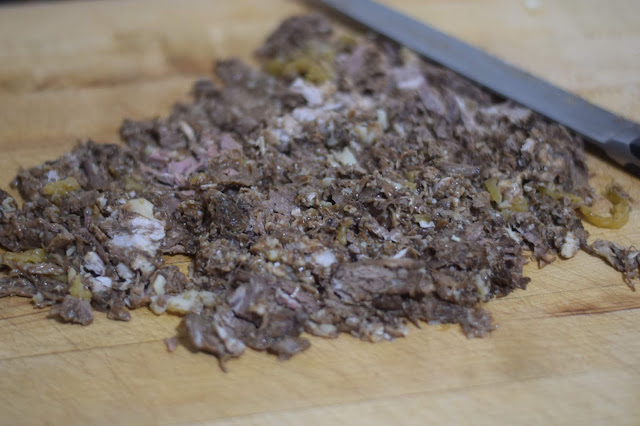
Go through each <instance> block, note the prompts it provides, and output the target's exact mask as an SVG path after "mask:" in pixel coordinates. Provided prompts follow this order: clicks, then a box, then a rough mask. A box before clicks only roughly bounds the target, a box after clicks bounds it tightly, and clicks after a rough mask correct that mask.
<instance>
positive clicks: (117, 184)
mask: <svg viewBox="0 0 640 426" xmlns="http://www.w3.org/2000/svg"><path fill="white" fill-rule="evenodd" d="M258 58H259V60H260V61H261V63H262V66H263V68H264V70H265V71H264V72H263V71H261V70H258V69H253V68H251V67H250V66H248V65H246V64H244V63H243V62H242V61H240V60H238V59H229V60H224V61H220V62H218V63H217V64H216V67H215V73H216V76H217V81H219V83H215V82H213V81H211V80H201V81H198V82H197V83H196V84H195V86H194V89H193V98H194V99H193V101H192V102H191V103H187V104H179V105H176V106H175V107H174V109H173V111H172V112H171V114H169V115H168V116H167V117H164V118H157V119H153V120H148V121H132V120H126V121H125V122H124V123H123V125H122V128H121V131H120V134H121V137H122V139H123V141H124V143H125V144H124V145H99V144H95V143H93V142H91V141H88V142H85V143H82V144H79V145H78V146H77V147H76V148H75V149H74V150H73V151H72V152H70V153H68V154H66V155H64V156H62V157H61V158H59V159H58V160H55V161H51V162H47V163H45V164H43V165H41V166H38V167H35V168H32V169H30V170H21V171H20V172H19V173H18V176H17V177H16V178H15V180H14V181H13V185H14V187H15V188H16V189H17V190H18V191H19V193H20V194H21V196H22V198H23V201H24V202H23V203H22V205H21V206H19V205H18V203H17V202H16V201H15V200H14V199H13V198H12V197H11V196H10V195H9V194H8V193H6V192H4V191H0V246H1V247H2V248H3V249H6V250H8V251H9V252H7V253H6V254H3V255H2V257H1V258H0V263H1V264H2V268H4V269H3V270H2V273H3V274H5V275H6V276H3V277H0V297H2V296H9V295H19V296H26V297H34V300H37V301H38V302H37V303H38V306H45V305H46V304H47V303H59V304H58V305H56V306H55V307H54V308H53V309H52V315H54V316H57V317H59V318H61V319H62V320H64V321H69V322H76V323H80V324H88V323H89V322H91V320H92V311H91V307H93V309H95V310H98V311H101V312H107V316H108V318H110V319H114V320H121V321H128V320H129V319H130V313H129V309H135V308H138V307H142V306H149V307H150V309H151V310H152V311H153V312H155V313H156V314H162V313H164V312H171V313H175V314H180V315H184V319H183V322H182V326H181V328H180V330H181V331H180V335H181V336H180V339H172V340H169V341H168V342H167V345H168V348H169V349H170V350H172V349H175V346H176V345H177V344H178V342H181V343H185V344H186V345H188V346H190V347H191V348H192V349H195V350H201V351H205V352H208V353H211V354H214V355H215V356H217V357H218V358H219V359H220V360H221V362H224V361H225V360H227V359H230V358H233V357H239V356H241V355H242V353H243V352H244V350H245V348H246V347H249V348H252V349H255V350H260V351H267V352H270V353H273V354H276V355H277V356H278V357H280V358H281V359H287V358H289V357H291V356H292V355H294V354H296V353H299V352H301V351H304V350H305V349H307V348H308V346H309V342H308V341H307V340H306V339H304V338H303V337H302V333H303V332H307V333H310V334H313V335H316V336H322V337H331V338H334V337H337V336H338V335H339V334H340V333H350V334H352V335H354V336H357V337H359V338H361V339H364V340H367V341H372V342H377V341H380V340H385V339H393V338H396V337H402V336H405V335H406V334H407V333H408V323H414V324H418V322H419V321H426V322H429V323H457V324H460V326H461V327H462V330H463V331H464V333H465V334H466V335H467V336H470V337H471V336H482V335H484V334H485V333H487V332H489V331H491V330H492V329H493V328H494V326H493V324H492V320H491V317H490V316H489V314H488V313H487V312H486V311H485V310H484V309H483V307H482V303H483V302H487V301H489V300H490V299H491V298H493V297H497V296H504V295H507V294H509V293H510V292H512V291H514V290H516V289H524V288H525V287H526V285H527V283H528V281H529V279H528V278H526V277H523V275H522V268H523V264H524V263H525V261H526V259H525V252H529V253H531V257H532V259H534V260H535V261H537V262H538V264H539V265H540V266H544V265H546V264H547V263H549V262H552V261H553V260H554V259H555V258H556V257H557V256H560V257H562V258H571V257H573V256H574V255H575V254H576V252H577V251H578V250H580V249H583V250H586V251H588V252H590V253H592V254H594V255H597V256H600V257H602V258H604V259H605V260H606V261H607V262H609V263H610V264H611V265H612V266H613V267H615V268H616V269H617V270H619V271H621V272H623V273H624V274H625V275H624V277H625V280H626V281H627V282H628V283H629V284H630V285H632V280H634V279H637V278H638V274H639V272H640V264H639V262H640V257H639V256H638V252H637V251H635V250H632V249H628V248H624V247H620V246H618V245H616V244H614V243H610V242H606V241H597V242H595V243H594V244H593V245H591V246H589V245H588V244H587V237H588V234H587V232H586V231H585V230H584V228H583V227H582V224H581V220H580V217H579V215H578V213H577V209H578V208H579V207H581V206H583V205H586V206H588V205H589V204H590V203H591V202H592V197H593V196H594V192H593V190H592V189H591V188H590V187H589V185H588V179H587V178H588V171H587V167H586V163H585V156H584V151H583V147H582V141H581V140H580V139H578V138H576V137H575V136H573V135H572V134H571V133H569V132H568V131H567V130H566V129H565V128H563V127H562V126H559V125H557V124H554V123H551V122H549V121H548V120H546V119H544V118H543V117H541V116H539V115H537V114H535V113H533V112H532V111H530V110H528V109H525V108H522V107H520V106H518V105H515V104H513V103H511V102H504V101H502V100H497V99H496V98H495V97H493V96H492V95H490V94H489V93H487V92H486V91H484V90H483V89H481V88H479V87H477V86H476V85H474V84H472V83H470V82H469V81H467V80H466V79H464V78H462V77H460V76H458V75H456V74H455V73H453V72H451V71H449V70H446V69H443V68H441V67H439V66H436V65H434V64H431V63H428V62H426V61H424V60H421V59H419V58H417V57H415V56H412V55H411V54H410V53H408V52H406V51H404V50H402V49H400V48H399V47H398V46H397V45H394V44H393V43H390V42H389V41H387V40H384V39H382V38H380V37H368V38H366V39H363V40H359V41H357V40H356V41H354V42H348V41H346V40H345V39H344V38H341V37H340V36H337V35H334V33H333V31H332V29H331V25H330V24H329V22H328V21H327V20H326V19H325V18H324V17H322V16H320V15H311V16H305V17H294V18H290V19H288V20H286V21H285V22H284V23H282V25H281V26H280V28H278V29H277V30H276V32H275V33H274V34H273V35H272V36H270V37H269V38H268V39H267V41H266V43H265V45H264V46H263V47H262V48H260V49H258ZM617 194H622V195H621V196H624V194H623V192H621V190H618V191H617ZM167 254H185V255H188V256H190V257H191V259H192V260H193V265H192V267H191V269H190V273H189V276H186V275H185V274H183V273H182V272H180V271H179V270H178V268H177V267H175V266H167V265H165V264H164V258H163V255H167ZM89 301H90V302H89Z"/></svg>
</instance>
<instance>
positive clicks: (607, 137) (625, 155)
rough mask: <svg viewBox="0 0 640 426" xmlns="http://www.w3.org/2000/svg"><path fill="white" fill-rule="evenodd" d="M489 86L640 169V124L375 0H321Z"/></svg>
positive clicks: (616, 158)
mask: <svg viewBox="0 0 640 426" xmlns="http://www.w3.org/2000/svg"><path fill="white" fill-rule="evenodd" d="M319 1H320V2H321V3H323V4H325V5H326V6H329V7H330V8H332V9H334V10H336V11H338V12H340V13H341V14H343V15H346V16H347V17H349V18H351V19H353V20H355V21H357V22H359V23H361V24H364V25H365V26H367V27H369V28H371V29H373V30H374V31H376V32H378V33H380V34H382V35H385V36H387V37H388V38H390V39H391V40H394V41H396V42H398V43H400V44H402V45H404V46H406V47H408V48H409V49H411V50H413V51H415V52H416V53H419V54H420V55H423V56H425V57H426V58H428V59H431V60H433V61H435V62H437V63H439V64H441V65H444V66H445V67H447V68H450V69H452V70H453V71H456V72H457V73H459V74H461V75H463V76H465V77H467V78H468V79H470V80H473V81H475V82H476V83H478V84H480V85H482V86H484V87H486V88H487V89H489V90H491V91H493V92H495V93H497V94H498V95H501V96H503V97H505V98H508V99H512V100H514V101H516V102H518V103H520V104H522V105H524V106H526V107H529V108H530V109H532V110H534V111H537V112H538V113H540V114H542V115H544V116H546V117H548V118H550V119H551V120H554V121H556V122H558V123H560V124H563V125H564V126H566V127H568V128H570V129H572V130H573V131H575V132H576V133H578V134H580V135H582V136H583V137H584V138H585V139H586V140H587V141H589V142H591V143H593V144H594V145H595V146H597V147H599V148H601V149H602V150H603V151H604V152H606V153H607V155H608V156H609V157H610V158H611V159H613V160H614V161H616V162H617V163H618V164H620V165H621V166H623V167H627V168H629V169H633V170H634V171H635V172H636V173H638V172H639V171H640V124H638V123H635V122H633V121H630V120H627V119H625V118H623V117H620V116H618V115H615V114H613V113H611V112H609V111H607V110H605V109H603V108H600V107H598V106H596V105H594V104H592V103H589V102H587V101H585V100H584V99H582V98H580V97H578V96H576V95H573V94H571V93H569V92H566V91H564V90H562V89H560V88H559V87H557V86H554V85H553V84H551V83H548V82H546V81H543V80H541V79H539V78H537V77H535V76H533V75H531V74H529V73H527V72H526V71H523V70H521V69H518V68H516V67H514V66H512V65H509V64H507V63H506V62H503V61H502V60H500V59H498V58H496V57H495V56H492V55H490V54H488V53H485V52H483V51H482V50H480V49H477V48H475V47H473V46H471V45H469V44H466V43H464V42H462V41H460V40H458V39H456V38H454V37H451V36H448V35H446V34H444V33H442V32H440V31H438V30H436V29H435V28H433V27H431V26H429V25H426V24H424V23H422V22H420V21H417V20H415V19H413V18H410V17H408V16H406V15H403V14H401V13H399V12H397V11H395V10H393V9H390V8H388V7H386V6H383V5H381V4H379V3H377V2H374V1H370V0H319Z"/></svg>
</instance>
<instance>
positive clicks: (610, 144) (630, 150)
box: [597, 135, 640, 176]
mask: <svg viewBox="0 0 640 426" xmlns="http://www.w3.org/2000/svg"><path fill="white" fill-rule="evenodd" d="M597 144H598V145H600V146H601V147H602V148H603V149H604V151H605V152H606V153H607V155H608V156H609V157H610V158H611V159H612V160H614V161H615V162H616V163H618V164H620V165H621V166H622V167H624V168H626V169H627V170H628V171H630V172H632V173H633V174H635V175H636V176H640V135H637V136H636V137H633V136H631V137H624V136H623V137H619V138H615V139H609V140H608V141H606V142H605V143H597Z"/></svg>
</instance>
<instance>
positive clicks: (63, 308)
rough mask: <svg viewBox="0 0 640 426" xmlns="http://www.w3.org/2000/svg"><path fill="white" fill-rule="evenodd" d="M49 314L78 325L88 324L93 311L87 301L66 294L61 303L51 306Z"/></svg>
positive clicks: (91, 318) (91, 319) (90, 321)
mask: <svg viewBox="0 0 640 426" xmlns="http://www.w3.org/2000/svg"><path fill="white" fill-rule="evenodd" d="M49 316H50V317H53V318H59V319H60V320H62V321H64V322H70V323H74V324H80V325H89V324H91V323H92V322H93V311H92V310H91V305H90V304H89V302H87V301H85V300H82V299H78V298H76V297H73V296H71V295H67V296H66V297H65V298H64V300H63V301H62V303H61V304H59V305H55V306H54V307H53V308H51V311H50V312H49Z"/></svg>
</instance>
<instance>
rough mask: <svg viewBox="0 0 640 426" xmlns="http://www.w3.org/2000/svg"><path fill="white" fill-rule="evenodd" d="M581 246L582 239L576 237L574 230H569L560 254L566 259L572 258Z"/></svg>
mask: <svg viewBox="0 0 640 426" xmlns="http://www.w3.org/2000/svg"><path fill="white" fill-rule="evenodd" d="M579 248H580V241H579V240H578V239H577V238H576V236H575V235H574V234H573V232H571V231H569V232H567V235H565V237H564V242H563V243H562V247H560V256H562V257H563V258H565V259H570V258H572V257H573V256H575V255H576V253H577V252H578V249H579Z"/></svg>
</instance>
